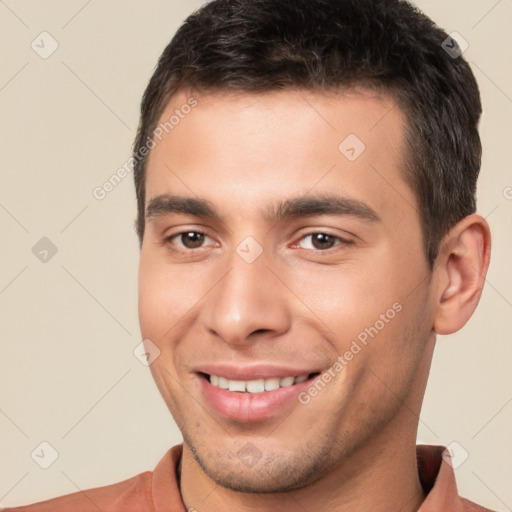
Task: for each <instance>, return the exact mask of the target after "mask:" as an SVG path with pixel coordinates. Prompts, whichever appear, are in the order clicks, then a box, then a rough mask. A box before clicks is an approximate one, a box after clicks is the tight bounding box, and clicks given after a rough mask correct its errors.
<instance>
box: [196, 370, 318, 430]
mask: <svg viewBox="0 0 512 512" xmlns="http://www.w3.org/2000/svg"><path fill="white" fill-rule="evenodd" d="M218 373H221V371H219V372H214V371H212V373H206V372H205V371H199V372H196V375H197V377H198V378H197V382H198V384H199V393H200V394H201V395H202V397H203V398H204V400H205V402H206V405H207V407H208V409H210V410H211V411H212V412H214V413H216V414H217V415H220V416H221V417H223V418H225V419H230V420H236V421H238V422H243V423H248V422H257V421H262V420H266V419H271V418H279V417H282V416H285V417H286V416H288V415H289V414H290V412H291V409H293V408H297V407H304V406H303V405H301V402H300V401H299V395H300V393H301V392H303V391H305V390H306V389H307V388H308V387H309V386H310V385H312V382H313V381H314V380H315V379H317V377H318V376H319V375H320V373H321V372H319V371H314V372H304V371H296V372H293V373H296V375H287V373H290V370H288V371H275V369H273V370H267V371H260V372H254V371H251V372H242V371H241V370H233V371H224V372H222V373H224V375H218ZM272 373H273V374H274V375H272ZM226 374H229V375H226ZM228 376H229V377H231V378H228ZM242 376H243V377H246V378H245V379H242Z"/></svg>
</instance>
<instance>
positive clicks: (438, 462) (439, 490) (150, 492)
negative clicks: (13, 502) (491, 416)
mask: <svg viewBox="0 0 512 512" xmlns="http://www.w3.org/2000/svg"><path fill="white" fill-rule="evenodd" d="M444 450H445V447H444V446H431V445H418V446H417V447H416V456H417V460H418V474H419V478H420V482H421V485H422V486H423V489H424V491H425V493H426V495H427V496H426V498H425V501H424V502H423V503H422V505H421V506H420V508H419V509H418V512H492V511H491V510H490V509H487V508H484V507H481V506H480V505H477V504H476V503H473V502H471V501H469V500H466V499H464V498H461V497H460V496H459V493H458V491H457V484H456V482H455V474H454V472H453V468H452V466H451V465H450V464H449V463H448V462H446V461H445V459H444V458H443V452H444ZM182 451H183V445H182V444H179V445H177V446H174V447H172V448H170V449H169V450H168V451H167V452H166V454H165V455H164V456H163V457H162V459H161V460H160V462H159V463H158V464H157V466H156V468H155V469H154V470H153V471H145V472H144V473H141V474H139V475H137V476H134V477H132V478H129V479H127V480H123V481H122V482H118V483H116V484H112V485H107V486H104V487H95V488H92V489H88V490H85V491H79V492H76V493H73V494H67V495H65V496H60V497H58V498H53V499H51V500H47V501H42V502H39V503H34V504H32V505H27V506H22V507H14V508H6V509H1V510H2V511H3V512H98V510H99V511H101V512H187V510H186V508H185V504H184V503H183V500H182V499H181V494H180V491H179V483H178V466H179V463H180V460H181V454H182ZM192 510H193V509H192Z"/></svg>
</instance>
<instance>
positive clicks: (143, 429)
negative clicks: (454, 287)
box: [0, 0, 512, 510]
mask: <svg viewBox="0 0 512 512" xmlns="http://www.w3.org/2000/svg"><path fill="white" fill-rule="evenodd" d="M200 3H201V2H199V1H191V0H187V1H177V0H173V1H171V0H168V1H165V2H164V1H156V0H155V1H151V2H142V1H129V2H128V1H124V2H120V1H118V2H114V1H109V2H107V1H105V0H104V1H101V0H92V1H91V0H89V1H87V0H77V1H74V0H73V1H60V2H57V1H53V2H50V1H46V2H40V1H39V0H38V1H20V0H5V1H0V34H1V36H0V37H1V47H2V56H3V58H2V66H1V67H0V119H1V133H0V140H1V143H2V146H1V163H0V165H1V186H0V222H1V234H2V235H1V251H0V254H1V270H0V311H1V324H0V325H1V343H2V345H1V356H0V432H1V436H0V460H1V464H0V504H2V505H15V504H22V503H27V502H33V501H39V500H43V499H47V498H50V497H53V496H56V495H61V494H65V493H70V492H75V491H77V490H78V489H86V488H89V487H93V486H99V485H106V484H108V483H113V482H117V481H120V480H122V479H125V478H128V477H130V476H133V475H135V474H137V473H140V472H142V471H144V470H151V469H153V468H154V466H155V464H156V463H157V461H158V460H159V459H160V457H161V456H162V455H163V454H164V452H165V451H166V450H167V448H168V447H170V446H171V445H173V444H176V443H178V442H180V441H181V436H180V433H179V431H178V429H177V428H176V426H175V424H174V422H173V420H172V418H171V416H170V414H169V413H168V411H167V409H166V406H165V404H164V402H163V400H162V399H161V398H160V395H159V394H158V391H157V389H156V386H155V385H154V383H153V381H152V379H151V375H150V373H149V370H148V369H147V368H146V367H145V366H143V365H142V364H141V363H140V362H139V360H138V359H136V358H135V357H134V355H133V350H134V348H135V347H136V346H137V345H138V344H139V343H140V333H139V328H138V320H137V308H136V303H137V288H136V277H137V274H136V273H137V259H138V245H137V240H136V236H135V233H134V231H133V222H134V219H135V195H134V190H133V184H132V176H131V175H129V176H128V177H127V178H126V179H125V180H124V181H123V182H121V183H120V184H119V185H118V186H117V187H116V188H115V189H114V190H113V191H112V192H110V193H109V194H108V195H107V196H106V197H105V199H103V200H102V201H99V200H97V199H95V198H94V197H93V195H92V191H93V189H94V188H95V187H97V186H100V185H101V184H102V183H103V182H105V181H106V180H107V179H108V178H109V177H110V176H111V175H112V174H113V173H114V172H115V171H116V170H117V169H118V168H119V167H121V166H122V165H123V164H124V163H125V161H126V159H127V158H128V156H129V154H130V148H131V144H132V140H133V137H134V135H135V130H136V127H137V123H138V109H139V102H140V98H141V95H142V92H143V89H144V87H145V85H146V83H147V81H148V79H149V77H150V75H151V73H152V70H153V68H154V65H155V64H156V60H157V58H158V56H159V55H160V53H161V51H162V50H163V48H164V46H165V45H166V44H167V43H168V41H169V40H170V38H171V37H172V35H173V33H174V32H175V30H176V28H177V27H178V26H179V24H180V23H181V21H182V20H183V19H184V18H185V17H186V15H188V14H189V13H190V12H191V11H192V10H194V9H195V8H196V7H198V6H199V5H200ZM418 5H419V6H420V7H421V8H422V9H423V10H424V11H425V12H426V13H427V14H429V15H430V16H431V17H433V19H434V20H436V21H437V22H438V23H439V24H440V25H441V26H443V27H444V28H445V29H446V30H447V31H448V32H452V31H457V32H459V33H460V34H462V35H463V37H464V38H465V39H466V40H467V41H468V43H469V48H468V50H467V51H466V53H465V55H466V57H467V59H468V60H469V61H470V62H471V63H472V66H473V69H474V71H475V74H476V77H477V80H478V81H479V83H480V86H481V91H482V97H483V102H484V110H485V113H484V116H483V121H482V130H481V133H482V137H483V143H484V148H485V149H484V161H483V169H482V173H483V174H482V178H481V180H480V187H479V211H480V213H482V214H483V215H484V216H486V217H487V219H488V221H489V223H490V225H491V228H492V231H493V235H494V239H493V243H494V247H493V250H494V252H493V259H492V264H491V268H490V272H489V275H488V283H487V286H486V288H485V290H484V293H483V298H482V301H481V304H480V306H479V309H478V311H477V313H476V314H475V316H474V317H473V318H472V320H471V321H470V322H469V324H468V325H467V326H466V327H465V328H464V329H463V330H462V331H461V332H460V333H457V334H456V335H453V336H450V337H449V338H440V339H439V342H438V347H437V350H436V354H435V360H434V363H433V369H432V374H431V379H430V383H429V386H428V389H427V394H426V398H425V403H424V408H423V412H422V415H421V421H420V429H419V436H418V438H419V441H420V442H428V443H433V444H445V445H446V444H449V443H451V442H453V441H456V442H458V443H459V444H460V445H461V446H463V447H464V449H465V450H466V451H467V452H468V454H469V457H468V459H467V460H466V461H465V462H464V463H463V464H462V465H461V466H460V467H459V468H458V469H457V470H456V475H457V480H458V484H459V489H460V491H461V494H463V495H465V496H466V497H468V498H471V499H473V500H476V501H479V502H481V503H484V504H486V505H487V506H489V507H494V508H496V509H497V510H512V487H511V486H510V482H511V481H512V462H511V461H512V440H511V432H512V429H511V426H512V385H511V377H510V363H511V361H512V344H511V343H510V341H511V327H512V326H511V321H510V319H511V316H512V315H511V312H512V273H511V271H510V262H511V261H512V244H511V237H510V225H511V221H512V200H511V199H510V198H511V197H512V189H511V188H507V187H512V175H511V172H510V169H511V164H512V154H511V146H512V144H511V141H512V137H511V126H512V124H511V122H510V120H511V111H512V73H511V68H510V58H511V53H512V52H511V47H512V45H511V43H512V36H511V31H510V23H511V21H512V3H511V2H510V0H500V1H496V0H473V1H462V0H461V1H427V0H422V1H420V2H418ZM43 31H47V32H49V33H50V34H51V36H52V37H53V38H54V39H55V40H56V41H57V42H58V45H59V47H58V49H57V50H56V51H55V53H53V54H52V55H51V56H50V57H48V58H47V59H43V58H41V57H40V56H39V55H38V54H37V53H36V52H35V51H34V50H33V49H32V48H31V42H32V41H33V40H34V39H36V43H37V41H40V38H39V39H37V36H38V35H39V34H40V33H41V32H43ZM48 41H49V40H47V42H46V44H45V48H46V50H48V48H50V46H49V42H48ZM40 46H41V44H40ZM40 50H42V49H40ZM507 197H508V199H507ZM42 237H47V238H49V239H50V240H51V241H52V242H53V244H55V246H56V247H57V249H58V252H57V254H55V256H53V257H52V258H51V259H49V261H47V262H46V263H43V262H41V261H39V259H38V258H36V256H35V255H34V254H33V253H32V247H33V246H34V245H35V244H36V242H38V241H39V240H40V239H41V238H42ZM42 441H47V442H49V443H50V444H51V445H52V446H53V447H54V448H55V450H56V451H57V452H58V455H59V456H58V458H57V460H56V461H55V462H54V463H53V464H52V465H51V466H50V467H49V468H48V469H46V470H44V469H42V468H40V467H39V465H38V464H36V462H34V460H33V459H32V458H31V453H32V452H33V451H34V450H35V449H36V448H37V447H38V446H39V444H40V443H41V442H42ZM46 453H48V451H47V452H46Z"/></svg>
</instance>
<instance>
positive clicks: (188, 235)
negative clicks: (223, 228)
mask: <svg viewBox="0 0 512 512" xmlns="http://www.w3.org/2000/svg"><path fill="white" fill-rule="evenodd" d="M206 239H209V240H211V238H210V237H209V236H208V235H207V234H206V233H204V232H203V231H183V232H181V233H176V234H175V235H171V236H169V237H167V239H166V241H167V242H169V243H171V244H173V245H177V246H178V247H179V248H180V249H182V250H187V249H199V248H201V247H202V246H203V243H204V241H205V240H206Z"/></svg>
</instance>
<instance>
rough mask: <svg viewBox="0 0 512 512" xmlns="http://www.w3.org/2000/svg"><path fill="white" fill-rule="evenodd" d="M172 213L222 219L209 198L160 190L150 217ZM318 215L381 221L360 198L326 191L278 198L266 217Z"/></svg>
mask: <svg viewBox="0 0 512 512" xmlns="http://www.w3.org/2000/svg"><path fill="white" fill-rule="evenodd" d="M172 213H182V214H188V215H193V216H196V217H203V218H205V219H212V220H217V221H221V220H222V219H221V217H220V215H219V214H218V213H217V212H216V210H215V208H214V207H213V205H212V204H211V203H210V202H209V201H207V200H206V199H201V198H197V197H183V196H173V195H170V194H161V195H158V196H155V197H153V198H152V199H151V200H150V201H149V203H148V206H147V208H146V217H147V219H148V220H149V219H151V218H154V217H161V216H164V215H168V214H172ZM317 215H344V216H351V217H356V218H359V219H362V220H366V221H370V222H380V221H381V219H380V217H379V215H378V214H377V212H376V211H375V210H373V209H372V208H370V207H369V206H368V205H366V204H365V203H363V202H361V201H358V200H355V199H351V198H347V197H341V196H336V195H326V194H322V195H314V196H302V197H296V198H291V199H286V200H283V201H279V202H277V203H276V204H273V205H270V206H268V207H267V210H266V215H265V218H266V220H268V221H269V222H279V221H281V220H284V219H288V218H300V217H313V216H317Z"/></svg>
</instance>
